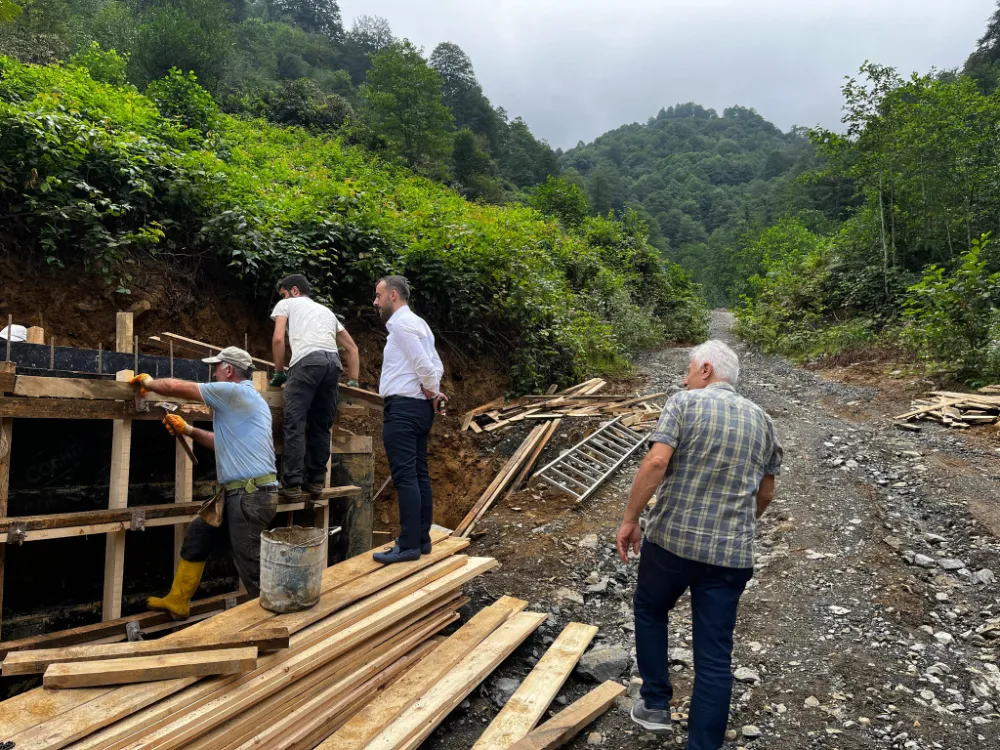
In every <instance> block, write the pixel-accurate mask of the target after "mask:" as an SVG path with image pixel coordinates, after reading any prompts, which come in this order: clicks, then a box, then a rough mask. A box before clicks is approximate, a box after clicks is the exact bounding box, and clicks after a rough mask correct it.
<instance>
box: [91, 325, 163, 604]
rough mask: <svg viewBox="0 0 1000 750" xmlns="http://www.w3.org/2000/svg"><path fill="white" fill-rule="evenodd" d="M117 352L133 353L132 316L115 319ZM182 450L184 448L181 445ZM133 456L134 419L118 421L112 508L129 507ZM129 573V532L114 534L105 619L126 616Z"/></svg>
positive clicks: (108, 549)
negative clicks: (125, 591) (124, 598)
mask: <svg viewBox="0 0 1000 750" xmlns="http://www.w3.org/2000/svg"><path fill="white" fill-rule="evenodd" d="M115 323H116V328H115V350H116V351H118V352H120V353H124V354H128V353H129V352H131V351H132V347H133V336H132V313H118V314H117V316H116V318H115ZM134 374H135V373H133V372H132V371H131V370H122V371H121V372H119V373H118V374H117V375H116V377H115V380H117V381H118V382H123V381H128V380H129V379H131V378H132V376H133V375H134ZM178 447H180V446H178ZM131 454H132V420H131V419H116V420H115V422H114V427H113V432H112V438H111V481H110V482H109V483H108V507H109V508H125V507H126V506H128V470H129V459H130V458H131ZM124 573H125V532H124V531H114V532H111V533H109V534H108V535H107V542H106V544H105V548H104V598H103V600H102V607H101V610H102V619H104V620H115V619H117V618H119V617H121V616H122V578H123V576H124Z"/></svg>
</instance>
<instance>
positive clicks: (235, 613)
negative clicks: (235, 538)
mask: <svg viewBox="0 0 1000 750" xmlns="http://www.w3.org/2000/svg"><path fill="white" fill-rule="evenodd" d="M431 539H432V541H433V542H434V543H435V546H438V543H441V542H442V541H443V540H447V537H446V536H445V535H444V534H443V533H441V532H437V531H433V530H432V531H431ZM447 541H450V540H447ZM391 548H392V545H391V544H389V545H385V546H383V547H382V550H383V551H388V550H389V549H391ZM409 564H410V563H407V565H409ZM390 567H392V568H396V567H399V566H398V565H395V566H390ZM384 570H385V568H384V566H382V565H379V564H378V563H376V562H375V561H374V560H373V559H372V557H371V555H363V556H359V557H355V558H352V559H350V560H346V561H344V562H343V563H340V564H338V565H334V566H332V567H330V568H327V569H326V570H325V571H324V572H323V583H322V591H323V595H325V596H333V595H338V596H341V597H342V598H348V597H345V596H344V595H345V594H349V592H350V591H351V590H352V588H360V591H361V592H362V593H360V594H359V595H358V596H363V595H366V594H364V592H366V591H370V585H371V584H370V582H369V581H366V580H365V579H366V578H368V577H370V576H371V575H372V574H373V573H375V572H381V571H384ZM463 570H464V569H463ZM423 575H427V576H430V573H427V574H423ZM435 580H436V579H435ZM406 590H409V586H408V585H406V586H404V585H403V584H396V585H395V586H388V587H384V588H383V589H382V590H381V591H379V594H378V595H377V596H374V597H371V598H370V599H369V600H367V601H356V602H355V603H354V604H353V605H351V606H349V607H347V608H346V609H345V610H344V611H343V612H340V613H338V614H337V615H335V616H334V617H332V618H329V619H328V621H327V622H326V623H324V625H328V626H329V627H330V628H331V631H332V630H335V629H336V628H340V627H344V626H345V623H349V622H354V621H356V619H359V618H362V617H365V616H367V615H368V614H370V613H371V611H374V609H375V608H379V607H382V606H384V604H385V602H386V601H389V600H391V598H392V597H394V596H396V595H397V592H398V591H406ZM345 606H346V605H345ZM275 618H276V615H274V614H273V613H271V612H268V611H267V610H265V609H263V608H261V606H260V604H259V603H258V601H257V600H253V601H249V602H247V603H245V604H242V605H240V606H238V607H235V608H233V609H229V610H227V611H225V612H222V613H220V614H218V615H216V616H215V617H212V618H210V619H208V620H205V621H203V622H199V623H197V624H196V625H194V626H192V627H191V628H190V629H188V630H187V631H186V632H185V634H184V635H185V636H188V637H189V636H195V635H198V636H203V635H209V634H213V633H232V632H238V631H241V630H245V629H247V628H253V627H259V626H260V625H261V624H263V623H265V622H267V624H268V625H269V626H272V625H274V624H275V622H274V620H275ZM314 630H319V628H318V626H314ZM178 637H180V634H171V635H168V636H166V638H178ZM271 659H273V657H264V660H265V661H267V660H271ZM189 685H191V681H190V680H171V681H169V682H166V683H150V684H149V685H144V686H141V687H134V688H128V689H126V688H117V689H113V688H112V689H108V688H94V689H92V690H86V691H84V690H76V691H63V692H59V693H51V692H43V691H42V690H41V689H36V690H32V691H29V692H26V693H22V694H21V695H18V696H16V697H14V698H11V699H8V700H6V701H4V702H0V727H3V728H4V730H5V734H6V735H8V736H10V735H13V736H14V737H16V738H17V739H19V740H20V741H22V742H33V743H39V744H40V745H41V746H45V747H49V746H51V748H52V749H53V750H54V749H55V748H60V747H65V746H66V745H67V744H69V743H71V742H74V741H78V740H83V738H86V737H88V735H92V734H93V735H94V736H93V738H89V739H87V740H86V741H85V742H81V743H80V746H79V750H98V749H100V750H108V749H109V748H120V747H124V745H121V744H119V743H120V741H121V740H123V739H124V738H126V737H127V736H129V735H130V734H131V733H133V732H137V731H143V730H146V729H148V728H149V727H152V726H156V725H157V722H161V721H164V720H165V718H166V717H169V716H170V715H172V714H173V713H174V712H175V711H177V710H179V708H180V707H183V706H188V705H193V704H195V703H197V702H198V701H204V700H207V699H208V698H207V696H210V695H211V694H212V693H213V691H215V690H216V689H217V687H218V686H217V685H216V684H212V683H204V684H201V685H199V686H197V687H195V688H191V689H189V690H186V691H185V688H188V687H189ZM181 691H184V692H181ZM171 696H173V697H171ZM165 698H169V700H163V699H165ZM157 701H160V702H159V703H157ZM151 704H156V705H155V706H153V707H151V708H147V707H148V706H151ZM115 722H119V723H118V724H115ZM111 724H115V725H114V726H113V727H111V726H109V725H111ZM105 727H107V729H105ZM95 733H96V734H95Z"/></svg>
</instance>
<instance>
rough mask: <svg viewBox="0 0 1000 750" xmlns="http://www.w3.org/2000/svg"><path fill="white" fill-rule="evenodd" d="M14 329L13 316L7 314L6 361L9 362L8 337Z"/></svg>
mask: <svg viewBox="0 0 1000 750" xmlns="http://www.w3.org/2000/svg"><path fill="white" fill-rule="evenodd" d="M13 329H14V316H13V315H11V314H9V313H8V314H7V361H8V362H10V337H11V335H12V333H11V332H12V331H13Z"/></svg>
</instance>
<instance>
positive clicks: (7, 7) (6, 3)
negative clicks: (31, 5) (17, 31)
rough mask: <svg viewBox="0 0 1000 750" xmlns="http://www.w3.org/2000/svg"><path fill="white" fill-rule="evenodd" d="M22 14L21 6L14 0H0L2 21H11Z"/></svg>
mask: <svg viewBox="0 0 1000 750" xmlns="http://www.w3.org/2000/svg"><path fill="white" fill-rule="evenodd" d="M19 15H21V6H20V5H18V4H17V3H15V2H14V0H0V23H10V22H11V21H13V20H14V19H15V18H17V17H18V16H19Z"/></svg>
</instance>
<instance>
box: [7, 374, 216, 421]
mask: <svg viewBox="0 0 1000 750" xmlns="http://www.w3.org/2000/svg"><path fill="white" fill-rule="evenodd" d="M135 394H136V389H135V386H133V385H131V384H130V383H127V382H121V381H117V380H91V379H88V378H47V377H40V376H35V375H18V376H17V382H16V384H15V386H14V395H15V396H22V397H24V398H78V399H89V400H92V401H131V402H134V401H135ZM147 400H148V401H153V402H156V401H170V402H171V403H175V404H178V403H185V404H191V403H201V402H200V401H197V402H195V401H189V400H187V399H176V398H167V397H166V396H161V395H160V394H157V393H154V392H152V391H150V392H149V396H148V397H147ZM160 417H161V419H162V414H161V415H160Z"/></svg>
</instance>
